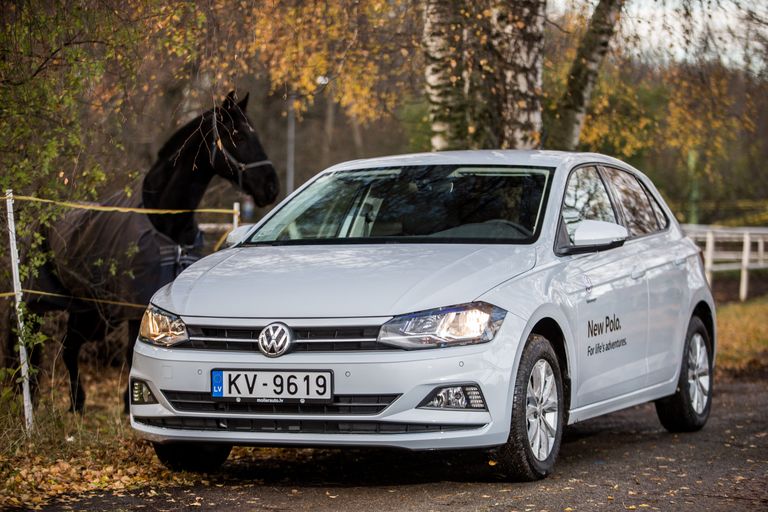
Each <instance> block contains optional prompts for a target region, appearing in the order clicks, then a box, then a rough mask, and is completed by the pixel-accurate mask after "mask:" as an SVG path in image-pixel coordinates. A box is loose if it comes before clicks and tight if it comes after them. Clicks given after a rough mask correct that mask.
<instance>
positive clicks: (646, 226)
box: [605, 167, 659, 237]
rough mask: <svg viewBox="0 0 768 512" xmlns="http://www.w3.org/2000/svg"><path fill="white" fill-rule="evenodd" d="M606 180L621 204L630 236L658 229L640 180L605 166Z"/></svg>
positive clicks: (645, 233)
mask: <svg viewBox="0 0 768 512" xmlns="http://www.w3.org/2000/svg"><path fill="white" fill-rule="evenodd" d="M605 172H606V174H607V176H608V180H609V181H610V183H611V186H612V187H613V190H614V192H615V193H616V198H617V200H618V202H619V203H620V204H621V210H622V212H623V213H624V219H625V220H626V222H627V230H628V231H629V236H630V237H638V236H643V235H648V234H650V233H653V232H655V231H659V223H658V221H657V220H656V213H655V212H654V210H653V206H651V201H650V200H649V199H648V195H647V194H646V193H645V190H643V187H642V185H640V182H639V181H637V178H635V177H634V176H633V175H632V174H630V173H628V172H626V171H621V170H619V169H613V168H611V167H606V168H605Z"/></svg>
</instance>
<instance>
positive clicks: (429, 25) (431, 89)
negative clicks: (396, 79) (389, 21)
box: [422, 0, 466, 151]
mask: <svg viewBox="0 0 768 512" xmlns="http://www.w3.org/2000/svg"><path fill="white" fill-rule="evenodd" d="M462 6H463V2H462V1H461V0H425V2H424V32H423V35H422V42H423V45H424V56H425V59H426V67H425V70H424V77H425V79H426V93H427V99H428V101H429V123H430V126H431V129H432V138H431V142H432V149H433V150H435V151H442V150H446V149H456V148H459V147H462V146H463V145H464V144H463V140H464V136H465V134H466V118H465V111H464V90H463V87H462V84H461V81H462V69H461V41H462V19H461V14H460V12H461V8H462Z"/></svg>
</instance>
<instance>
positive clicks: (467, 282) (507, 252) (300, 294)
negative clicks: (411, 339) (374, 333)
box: [152, 244, 536, 318]
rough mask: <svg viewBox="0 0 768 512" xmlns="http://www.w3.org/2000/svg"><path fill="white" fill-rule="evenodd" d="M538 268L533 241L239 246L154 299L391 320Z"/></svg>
mask: <svg viewBox="0 0 768 512" xmlns="http://www.w3.org/2000/svg"><path fill="white" fill-rule="evenodd" d="M535 262H536V251H535V249H534V248H533V247H532V246H529V245H525V246H515V245H466V244H384V245H334V246H322V245H307V246H253V247H239V248H234V249H228V250H225V251H221V252H218V253H215V254H212V255H211V256H208V257H206V258H203V259H202V260H200V261H198V262H197V263H195V264H194V265H192V266H191V267H189V268H188V269H187V270H185V271H184V272H183V273H181V274H180V275H179V276H178V277H177V278H176V280H175V281H174V282H173V283H171V284H169V285H167V286H166V287H164V288H162V289H161V290H160V291H158V293H157V294H156V295H155V297H154V298H153V299H152V302H153V303H154V304H155V305H157V306H158V307H161V308H163V309H167V310H169V311H171V312H173V313H176V314H179V315H182V316H206V317H230V318H331V317H347V318H348V317H383V316H393V315H397V314H402V313H408V312H413V311H420V310H423V309H430V308H434V307H440V306H448V305H452V304H460V303H464V302H470V301H472V300H474V299H475V298H477V297H478V296H480V295H482V294H483V293H484V292H486V291H488V290H489V289H491V288H493V287H494V286H496V285H498V284H499V283H501V282H503V281H505V280H507V279H510V278H512V277H515V276H516V275H519V274H521V273H523V272H525V271H527V270H529V269H531V268H533V266H534V264H535Z"/></svg>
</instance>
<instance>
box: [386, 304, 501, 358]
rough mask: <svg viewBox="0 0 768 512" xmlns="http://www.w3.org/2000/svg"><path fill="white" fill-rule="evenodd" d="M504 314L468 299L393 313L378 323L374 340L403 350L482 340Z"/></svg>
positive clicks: (493, 332)
mask: <svg viewBox="0 0 768 512" xmlns="http://www.w3.org/2000/svg"><path fill="white" fill-rule="evenodd" d="M506 314H507V312H506V311H504V310H503V309H501V308H497V307H496V306H492V305H490V304H486V303H485V302H472V303H470V304H460V305H458V306H449V307H445V308H439V309H431V310H428V311H420V312H418V313H411V314H408V315H401V316H396V317H395V318H393V319H392V320H390V321H389V322H387V323H385V324H384V325H383V326H381V330H380V331H379V340H378V341H379V343H384V344H386V345H394V346H396V347H401V348H406V349H413V348H436V347H452V346H456V345H472V344H475V343H486V342H488V341H491V340H492V339H493V338H494V336H496V332H497V331H498V330H499V327H501V322H502V321H503V320H504V316H505V315H506Z"/></svg>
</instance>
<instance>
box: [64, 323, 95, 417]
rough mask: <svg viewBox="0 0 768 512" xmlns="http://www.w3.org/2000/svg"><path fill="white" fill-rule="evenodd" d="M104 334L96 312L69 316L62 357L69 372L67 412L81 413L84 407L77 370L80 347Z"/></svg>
mask: <svg viewBox="0 0 768 512" xmlns="http://www.w3.org/2000/svg"><path fill="white" fill-rule="evenodd" d="M105 332H106V324H105V323H104V320H103V319H102V318H101V315H99V313H98V312H97V311H88V312H85V313H70V314H69V321H68V322H67V336H66V338H64V349H63V354H62V357H63V359H64V364H65V365H66V367H67V371H68V372H69V392H70V395H69V398H70V408H69V410H70V411H71V412H82V411H83V407H84V406H85V390H84V389H83V386H82V384H81V382H80V370H79V368H78V366H79V365H78V358H79V356H80V347H82V346H83V343H85V342H87V341H91V340H95V339H98V338H101V337H103V334H104V333H105ZM100 335H101V336H100Z"/></svg>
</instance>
